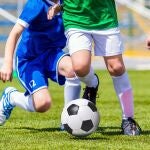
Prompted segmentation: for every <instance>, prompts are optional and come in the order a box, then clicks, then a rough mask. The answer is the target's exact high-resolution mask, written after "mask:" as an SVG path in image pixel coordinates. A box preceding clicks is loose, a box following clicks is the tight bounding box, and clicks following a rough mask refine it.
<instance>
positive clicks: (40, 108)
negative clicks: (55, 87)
mask: <svg viewBox="0 0 150 150" xmlns="http://www.w3.org/2000/svg"><path fill="white" fill-rule="evenodd" d="M41 91H42V92H37V93H35V94H34V96H33V100H34V107H35V110H36V111H37V112H41V113H42V112H46V111H48V110H49V109H50V107H51V105H52V104H51V101H52V100H51V97H50V95H49V94H48V90H47V89H46V90H45V89H44V90H41Z"/></svg>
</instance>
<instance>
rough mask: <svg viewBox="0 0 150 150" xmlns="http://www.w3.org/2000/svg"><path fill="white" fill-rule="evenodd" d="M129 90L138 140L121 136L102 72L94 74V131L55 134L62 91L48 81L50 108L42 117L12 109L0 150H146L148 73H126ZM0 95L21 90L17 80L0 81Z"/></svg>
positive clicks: (149, 134) (1, 131)
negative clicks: (96, 77)
mask: <svg viewBox="0 0 150 150" xmlns="http://www.w3.org/2000/svg"><path fill="white" fill-rule="evenodd" d="M128 73H129V78H130V79H131V83H132V86H133V92H134V102H135V119H136V120H137V121H138V123H139V124H140V126H141V128H142V130H143V131H142V135H140V136H134V137H133V136H132V137H129V136H124V135H122V134H121V129H120V124H121V109H120V106H119V102H118V100H117V97H116V95H115V92H114V89H113V85H112V80H111V78H110V76H109V75H108V73H107V72H106V71H97V74H98V75H99V77H100V79H101V82H100V85H101V86H100V89H99V98H98V101H97V107H98V109H99V111H100V114H101V121H100V125H99V128H98V129H97V131H96V132H95V133H93V134H91V135H90V136H88V137H86V138H76V137H73V136H71V135H69V134H68V133H66V132H62V131H60V130H59V125H60V115H61V111H62V108H63V87H59V86H58V85H57V84H55V83H53V82H51V81H50V87H49V90H50V92H51V94H52V97H53V107H52V109H51V110H49V111H48V112H46V113H43V114H40V113H29V112H26V111H24V110H21V109H20V108H17V107H16V108H15V109H14V110H13V112H12V115H11V117H10V119H9V120H8V121H7V122H6V124H5V125H4V126H1V127H0V150H18V149H19V150H28V149H30V150H150V71H128ZM0 85H1V86H0V92H1V93H2V91H3V89H4V88H5V87H7V86H15V87H17V88H18V89H19V90H20V91H23V88H22V87H21V85H20V84H19V81H18V80H17V79H14V80H13V82H12V83H5V84H3V83H2V82H1V81H0Z"/></svg>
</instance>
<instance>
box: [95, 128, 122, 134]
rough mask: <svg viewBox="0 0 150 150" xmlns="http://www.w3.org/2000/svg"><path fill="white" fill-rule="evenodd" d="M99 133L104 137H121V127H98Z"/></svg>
mask: <svg viewBox="0 0 150 150" xmlns="http://www.w3.org/2000/svg"><path fill="white" fill-rule="evenodd" d="M96 132H98V133H101V134H103V135H112V136H113V135H120V134H121V129H120V127H113V126H109V127H98V129H97V131H96Z"/></svg>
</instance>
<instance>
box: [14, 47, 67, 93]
mask: <svg viewBox="0 0 150 150" xmlns="http://www.w3.org/2000/svg"><path fill="white" fill-rule="evenodd" d="M65 55H67V54H65V53H64V52H63V51H62V50H61V49H56V50H54V51H46V52H45V53H43V54H41V55H40V56H38V57H36V58H34V59H24V58H20V57H16V58H17V59H16V66H17V73H18V78H19V80H20V82H21V83H22V85H23V86H24V87H25V89H26V90H27V92H26V94H33V93H34V92H36V91H38V90H39V89H42V88H45V87H48V79H51V80H52V81H54V82H57V83H59V85H63V84H64V83H65V77H64V76H62V75H59V74H58V63H59V61H60V60H61V58H62V57H64V56H65Z"/></svg>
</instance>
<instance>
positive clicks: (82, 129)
mask: <svg viewBox="0 0 150 150" xmlns="http://www.w3.org/2000/svg"><path fill="white" fill-rule="evenodd" d="M99 122H100V114H99V111H98V110H97V108H96V106H95V105H94V104H93V103H92V102H90V101H89V100H86V99H76V100H72V101H71V102H69V103H68V104H67V105H66V106H65V107H64V109H63V111H62V114H61V123H62V125H63V126H64V129H65V130H66V131H67V132H68V133H70V134H72V135H74V136H87V135H89V134H91V133H93V132H94V131H95V130H96V129H97V127H98V125H99Z"/></svg>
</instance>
